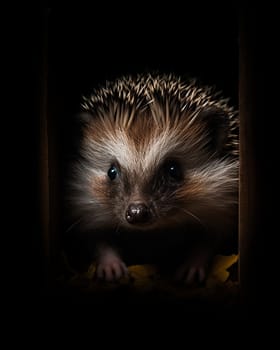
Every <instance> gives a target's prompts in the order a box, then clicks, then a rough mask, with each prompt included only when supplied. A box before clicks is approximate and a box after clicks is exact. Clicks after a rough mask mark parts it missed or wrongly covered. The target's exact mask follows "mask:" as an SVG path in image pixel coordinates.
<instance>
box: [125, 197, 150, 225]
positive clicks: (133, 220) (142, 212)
mask: <svg viewBox="0 0 280 350" xmlns="http://www.w3.org/2000/svg"><path fill="white" fill-rule="evenodd" d="M125 218H126V220H127V222H128V223H129V224H132V225H133V224H146V223H149V221H150V220H151V219H152V213H151V210H150V208H149V207H148V206H147V205H146V204H145V203H143V202H134V203H131V204H129V206H128V208H127V211H126V213H125Z"/></svg>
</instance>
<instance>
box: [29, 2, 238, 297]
mask: <svg viewBox="0 0 280 350" xmlns="http://www.w3.org/2000/svg"><path fill="white" fill-rule="evenodd" d="M130 6H131V8H129V9H127V7H126V8H125V7H122V6H121V5H120V4H117V5H112V4H110V3H104V5H103V6H100V5H98V6H97V5H95V6H92V7H91V8H87V9H86V8H77V7H72V8H71V6H70V5H69V6H67V8H66V7H64V8H60V7H58V6H56V5H55V4H49V8H48V9H47V10H45V9H44V8H40V9H39V10H38V12H37V13H36V12H35V13H34V16H32V18H31V22H30V23H29V24H31V26H30V31H29V33H28V35H27V37H28V40H27V42H28V45H26V44H24V45H23V47H24V49H25V50H26V52H27V54H28V57H31V58H30V62H29V63H31V74H30V76H29V78H30V80H31V85H32V87H33V88H32V90H31V91H30V96H31V97H32V99H33V100H34V101H35V103H34V105H33V107H32V112H31V113H30V118H29V120H28V122H29V124H28V126H30V130H28V135H31V136H32V137H31V138H30V139H29V140H28V142H27V147H28V149H27V153H28V155H29V156H30V159H31V162H32V164H31V170H32V171H31V179H32V181H31V182H32V184H31V185H32V188H35V190H34V191H33V190H32V191H30V193H29V202H30V204H31V206H29V207H28V208H29V210H28V216H27V218H28V220H29V223H28V227H30V237H31V240H30V246H29V250H28V251H30V254H29V255H28V262H29V264H28V269H27V271H28V272H27V274H26V275H25V285H26V286H27V287H26V288H27V291H28V294H29V296H30V291H31V295H32V297H35V298H36V296H37V295H39V294H40V293H41V291H42V289H41V287H42V285H44V284H43V282H44V272H45V270H44V262H45V261H44V255H43V245H44V242H43V241H42V239H41V237H40V232H41V227H40V225H41V222H40V213H39V206H40V201H41V200H42V198H41V194H40V192H41V191H40V190H41V189H40V183H39V181H38V163H39V159H40V150H39V144H40V139H39V115H40V109H41V102H42V99H43V98H44V96H45V97H46V100H47V116H48V119H49V135H50V138H51V142H50V147H51V151H52V159H51V169H50V172H51V180H52V181H53V180H54V183H52V184H53V185H54V187H55V188H56V189H57V190H58V192H57V193H58V196H57V198H55V199H52V201H53V202H52V211H53V213H54V214H55V215H54V216H55V217H56V219H55V220H57V224H58V226H57V227H58V229H57V230H56V232H55V234H58V235H60V234H61V232H60V230H63V222H62V202H63V201H62V196H63V185H64V183H65V177H64V175H65V169H66V168H65V165H66V164H67V161H68V160H69V158H70V157H71V154H72V151H73V147H72V145H73V136H75V128H76V124H75V118H74V116H75V113H76V112H77V111H78V109H79V103H80V98H81V95H82V94H86V93H88V92H90V90H91V89H92V88H93V87H95V86H96V85H97V84H99V83H102V82H104V81H105V80H106V79H113V78H115V77H119V76H121V75H122V74H128V73H129V74H133V73H141V72H147V71H151V70H152V71H158V72H164V73H169V72H172V73H176V74H179V75H187V76H191V77H196V78H198V79H200V80H201V81H202V82H203V83H205V84H209V85H215V86H216V87H217V89H218V90H222V91H224V95H225V96H226V97H230V99H231V101H232V103H233V104H234V105H235V106H236V107H237V108H238V83H239V77H238V71H239V62H238V56H239V46H238V45H239V34H238V10H239V9H238V8H237V6H235V5H230V4H224V5H223V7H221V4H215V3H213V2H212V3H211V4H203V6H202V5H201V4H198V5H194V4H192V5H191V6H190V4H188V3H186V4H184V6H183V5H182V8H181V7H178V6H175V5H174V6H171V5H170V4H168V5H166V6H165V5H163V4H162V5H161V6H160V8H154V9H151V8H150V6H149V7H147V5H145V4H144V3H142V2H138V3H133V4H131V5H130ZM127 10H128V12H126V11H127ZM44 38H46V40H45V39H44ZM45 44H47V45H46V46H45ZM30 53H31V55H30ZM44 61H45V64H44ZM44 73H45V75H44ZM44 82H46V83H47V84H46V85H45V86H46V88H47V89H46V90H44V89H43V86H44ZM25 127H26V125H25ZM33 180H34V181H33ZM34 185H35V186H34ZM28 242H29V240H28Z"/></svg>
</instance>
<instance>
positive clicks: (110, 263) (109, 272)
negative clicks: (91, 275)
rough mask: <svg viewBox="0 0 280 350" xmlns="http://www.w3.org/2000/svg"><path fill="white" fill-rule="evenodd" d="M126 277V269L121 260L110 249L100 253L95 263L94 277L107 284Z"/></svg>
mask: <svg viewBox="0 0 280 350" xmlns="http://www.w3.org/2000/svg"><path fill="white" fill-rule="evenodd" d="M127 275H128V269H127V267H126V265H125V263H124V262H123V261H122V260H121V258H120V257H119V256H118V255H117V254H116V253H115V252H114V251H113V250H111V249H106V251H104V252H102V254H101V255H100V256H99V259H98V261H97V267H96V276H97V278H98V279H101V280H105V281H107V282H114V281H117V280H119V279H120V278H122V277H125V276H127Z"/></svg>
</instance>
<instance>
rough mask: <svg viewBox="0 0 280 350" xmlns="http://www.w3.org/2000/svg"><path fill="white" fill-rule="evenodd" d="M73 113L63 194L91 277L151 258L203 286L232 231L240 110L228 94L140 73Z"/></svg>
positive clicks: (113, 274)
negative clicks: (71, 155)
mask: <svg viewBox="0 0 280 350" xmlns="http://www.w3.org/2000/svg"><path fill="white" fill-rule="evenodd" d="M79 117H80V122H81V126H82V135H81V139H80V146H79V157H78V159H77V160H76V161H75V162H74V164H73V165H72V167H71V179H70V187H69V196H68V199H69V200H70V202H69V203H70V207H71V218H73V222H74V225H75V226H76V227H77V230H78V232H79V234H80V235H83V234H84V235H85V236H86V235H87V237H90V239H89V240H88V243H87V244H88V245H89V249H90V251H91V254H92V260H93V261H95V262H96V277H97V278H98V279H102V280H105V281H109V282H111V281H117V280H119V279H121V278H122V277H125V276H127V275H128V271H129V270H128V267H129V265H130V264H135V263H139V264H142V263H143V264H144V263H153V264H157V265H158V266H159V267H161V268H162V271H171V272H172V276H174V278H175V279H176V280H181V281H182V280H183V281H184V282H186V283H189V284H192V283H195V282H196V281H198V282H199V283H203V282H204V281H205V279H206V277H207V273H208V271H209V267H210V266H211V261H212V259H213V257H214V256H215V255H216V254H217V253H219V252H220V251H221V249H222V247H223V246H224V245H226V244H227V242H232V239H233V238H235V237H236V236H237V221H238V165H239V162H238V113H237V111H236V109H235V108H234V107H233V106H230V104H229V99H228V98H223V96H222V93H221V92H217V91H216V90H215V88H214V87H212V86H206V85H202V84H200V83H198V82H197V80H196V79H191V80H188V79H186V80H184V79H183V78H182V77H180V76H176V75H175V74H138V75H135V76H132V75H130V76H123V77H121V78H119V79H115V80H113V81H107V82H106V83H105V84H104V85H103V86H99V87H97V88H95V89H94V90H93V91H92V92H91V93H90V94H89V95H88V96H84V97H83V98H82V103H81V110H80V113H79ZM85 233H86V234H85ZM164 269H165V270H164Z"/></svg>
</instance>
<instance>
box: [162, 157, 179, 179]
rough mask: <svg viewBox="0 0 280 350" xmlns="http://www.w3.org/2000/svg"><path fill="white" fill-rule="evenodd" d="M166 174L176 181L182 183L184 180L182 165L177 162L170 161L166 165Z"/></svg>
mask: <svg viewBox="0 0 280 350" xmlns="http://www.w3.org/2000/svg"><path fill="white" fill-rule="evenodd" d="M164 172H165V174H166V175H167V176H168V177H169V178H171V179H172V180H175V181H180V180H182V178H183V171H182V168H181V165H180V164H179V163H178V162H177V161H168V162H166V163H165V165H164Z"/></svg>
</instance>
